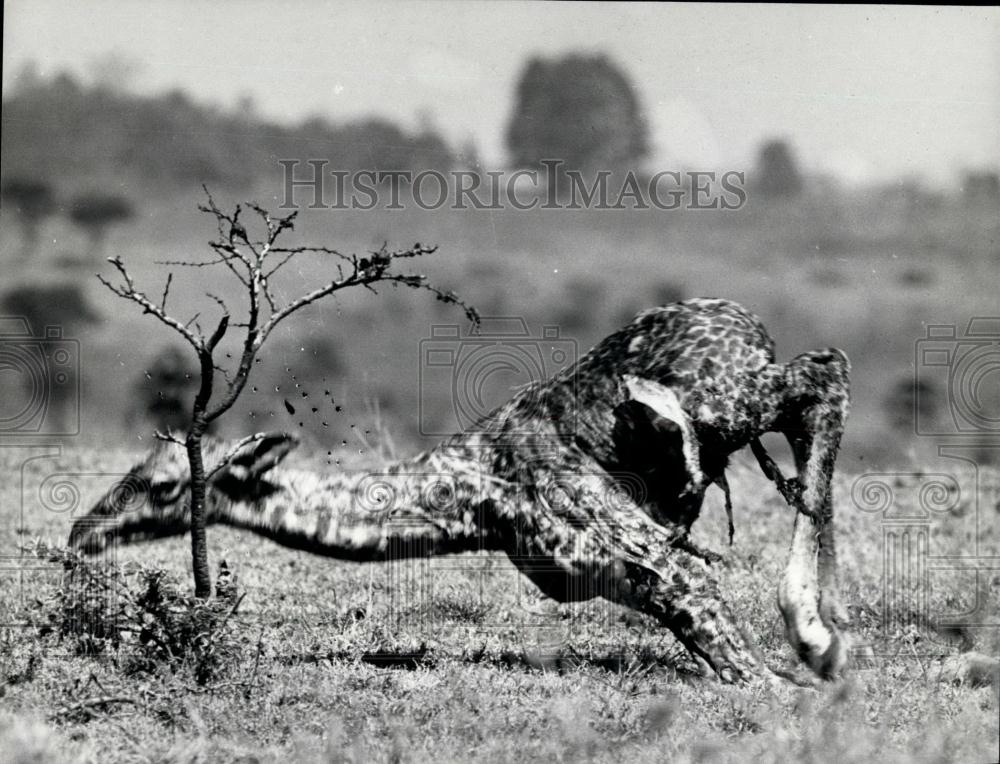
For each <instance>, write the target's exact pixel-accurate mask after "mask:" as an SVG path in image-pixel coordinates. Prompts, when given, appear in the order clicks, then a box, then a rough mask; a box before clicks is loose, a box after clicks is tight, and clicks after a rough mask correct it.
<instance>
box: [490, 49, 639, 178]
mask: <svg viewBox="0 0 1000 764" xmlns="http://www.w3.org/2000/svg"><path fill="white" fill-rule="evenodd" d="M507 148H508V151H509V152H510V158H511V162H512V163H513V164H514V166H516V167H533V166H537V165H538V163H539V162H540V161H541V160H542V159H561V160H563V161H564V162H565V168H564V169H567V170H581V171H591V172H592V171H597V170H611V171H614V170H618V169H636V168H635V165H636V164H637V163H638V162H639V161H640V160H642V159H643V158H644V157H645V156H646V154H647V152H648V150H649V148H648V142H647V128H646V123H645V121H644V119H643V117H642V113H641V109H640V106H639V100H638V98H637V96H636V94H635V91H634V89H633V88H632V85H631V83H630V82H629V81H628V78H627V77H626V76H625V74H624V73H623V72H622V71H621V70H620V69H619V68H618V67H617V66H615V65H614V64H613V63H612V62H611V61H610V60H609V59H608V58H607V57H606V56H603V55H599V56H586V55H580V54H571V55H569V56H566V57H564V58H561V59H558V60H555V61H545V60H543V59H540V58H534V59H532V60H531V61H529V62H528V65H527V67H525V69H524V72H523V74H522V75H521V80H520V82H519V83H518V86H517V95H516V103H515V106H514V114H513V116H512V117H511V120H510V124H509V125H508V127H507Z"/></svg>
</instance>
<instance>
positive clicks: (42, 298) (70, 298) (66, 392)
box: [0, 282, 101, 431]
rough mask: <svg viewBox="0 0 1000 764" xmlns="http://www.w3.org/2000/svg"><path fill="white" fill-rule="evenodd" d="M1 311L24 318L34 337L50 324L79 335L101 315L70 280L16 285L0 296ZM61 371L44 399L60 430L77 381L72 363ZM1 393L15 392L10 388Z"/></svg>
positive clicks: (44, 333) (64, 332)
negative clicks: (57, 381) (0, 297)
mask: <svg viewBox="0 0 1000 764" xmlns="http://www.w3.org/2000/svg"><path fill="white" fill-rule="evenodd" d="M0 311H2V312H3V313H4V314H6V315H8V316H16V317H19V318H24V319H26V320H27V322H28V325H29V326H30V328H31V333H32V335H33V336H35V337H47V336H48V334H47V329H48V328H49V327H55V328H57V329H59V330H61V331H62V336H63V337H79V336H80V333H81V330H82V328H83V327H84V326H86V325H89V324H97V323H99V322H100V321H101V317H100V315H99V314H98V313H97V312H96V311H95V310H94V309H93V307H92V306H91V304H90V302H89V301H88V300H87V296H86V293H85V292H84V290H83V287H82V286H81V285H80V284H79V283H72V282H66V283H34V284H22V285H20V286H17V287H15V288H13V289H11V290H10V291H9V292H7V294H5V295H4V296H3V299H0ZM62 373H63V374H66V379H64V380H63V382H62V383H61V384H56V385H51V386H50V387H49V388H48V397H47V399H46V400H47V403H48V406H49V413H48V414H47V416H48V417H51V421H53V422H55V423H56V429H57V430H59V431H65V426H66V424H67V416H68V414H69V412H70V410H71V409H72V404H73V398H74V396H76V395H78V393H79V385H80V380H79V379H78V378H77V369H76V368H75V367H73V366H72V365H69V366H66V367H65V369H64V371H63V372H62ZM4 393H5V394H7V395H14V394H15V393H14V391H11V390H9V389H8V390H4Z"/></svg>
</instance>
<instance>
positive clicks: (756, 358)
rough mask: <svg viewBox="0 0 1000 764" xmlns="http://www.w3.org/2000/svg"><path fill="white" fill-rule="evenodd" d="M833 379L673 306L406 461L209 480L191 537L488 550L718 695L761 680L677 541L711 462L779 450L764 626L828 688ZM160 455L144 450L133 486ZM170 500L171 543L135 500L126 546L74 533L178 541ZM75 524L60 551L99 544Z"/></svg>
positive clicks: (699, 568) (329, 546)
mask: <svg viewBox="0 0 1000 764" xmlns="http://www.w3.org/2000/svg"><path fill="white" fill-rule="evenodd" d="M848 370H849V366H848V362H847V359H846V357H845V356H844V355H843V353H841V352H840V351H838V350H824V351H815V352H812V353H806V354H804V355H801V356H799V357H797V358H796V359H793V360H792V361H791V362H789V363H787V364H778V363H776V362H775V357H774V343H773V342H772V340H771V338H770V336H769V335H768V333H767V331H766V330H765V328H764V327H763V325H762V324H761V322H760V321H759V320H758V319H757V318H756V317H755V316H753V315H752V314H750V313H749V312H747V311H746V310H745V309H743V308H742V307H740V306H739V305H737V304H735V303H732V302H729V301H725V300H710V299H698V300H688V301H685V302H681V303H674V304H671V305H668V306H664V307H661V308H654V309H651V310H647V311H645V312H643V313H641V314H639V316H637V317H636V319H635V320H634V321H632V322H631V323H630V324H628V325H627V326H625V327H624V328H622V329H620V330H619V331H617V332H615V333H613V334H611V335H610V336H608V337H607V338H605V339H604V340H603V341H601V342H600V343H599V344H598V345H597V346H596V347H594V348H593V349H592V350H591V351H590V352H588V353H587V354H585V355H584V356H583V357H582V358H580V359H579V361H578V362H577V363H576V364H574V365H573V366H572V367H569V368H567V369H566V370H564V371H562V372H560V373H559V374H557V375H556V376H555V377H553V378H552V379H550V380H548V381H546V382H543V383H539V384H536V385H532V386H530V387H527V388H524V389H522V390H521V391H519V392H518V393H517V394H516V395H515V396H514V397H513V398H512V399H511V400H510V401H509V402H507V403H506V404H504V405H502V406H500V407H498V408H497V409H496V410H494V411H493V412H491V413H490V414H488V415H487V416H486V417H484V418H483V419H482V420H481V421H480V422H479V423H478V424H477V425H476V426H475V427H473V428H471V429H470V431H468V432H465V433H459V434H456V435H455V436H453V437H451V438H449V439H447V440H446V441H444V442H443V443H441V444H440V445H438V446H437V447H435V448H433V449H431V450H430V451H428V452H425V453H424V454H421V455H419V456H417V457H415V458H414V459H410V460H406V461H403V462H400V463H397V464H395V465H390V466H388V467H386V468H385V469H383V470H375V471H371V472H367V473H363V474H359V475H330V476H317V475H314V474H311V473H294V472H291V471H288V470H282V469H279V468H274V469H271V468H270V467H271V465H272V464H273V463H274V459H273V458H270V459H267V458H261V459H259V461H260V462H261V463H262V464H266V467H265V468H264V470H263V471H262V472H261V473H260V474H256V475H254V474H252V470H251V471H250V472H251V474H247V475H245V474H243V472H241V471H239V470H236V469H228V468H224V469H223V470H221V471H220V475H219V477H218V478H217V479H216V480H215V482H214V484H213V486H212V488H213V490H211V491H210V494H209V517H210V518H211V519H213V520H216V521H219V522H227V523H230V524H233V525H237V526H240V527H245V528H248V529H250V530H253V531H255V532H257V533H260V534H262V535H265V536H268V537H270V538H273V539H275V540H277V541H279V542H281V543H285V544H288V545H290V546H295V547H297V548H304V549H308V550H310V551H314V552H318V553H321V554H328V555H331V556H336V557H342V558H346V559H356V560H366V559H371V560H378V559H389V558H392V557H395V556H404V555H415V554H446V553H451V552H459V551H466V550H472V549H499V550H503V551H504V552H506V553H507V555H508V556H509V557H510V559H511V561H512V562H513V563H514V564H515V565H516V566H517V567H518V568H519V569H520V570H521V571H522V572H523V573H524V574H525V575H526V576H527V577H528V578H530V579H531V580H532V581H533V582H534V583H535V584H536V585H537V586H538V587H539V588H540V589H541V590H542V591H543V592H544V593H546V594H547V595H549V596H552V597H554V598H556V599H559V600H562V601H569V600H580V599H589V598H591V597H595V596H601V597H606V598H608V599H611V600H613V601H616V602H620V603H621V604H624V605H627V606H629V607H632V608H635V609H637V610H640V611H643V612H646V613H648V614H650V615H652V616H654V617H655V618H657V619H658V620H659V621H660V622H661V623H663V624H664V625H666V626H667V627H669V628H670V629H671V630H672V631H673V632H674V634H675V635H676V636H677V637H678V639H679V640H680V641H681V642H682V643H683V644H684V645H685V646H686V647H687V648H688V649H689V650H690V651H691V652H692V653H693V654H694V655H695V656H697V657H698V658H699V659H701V660H702V661H704V662H705V663H706V664H707V665H708V666H710V667H711V668H712V669H714V670H715V672H716V673H717V674H718V675H719V676H720V677H722V678H723V679H725V680H730V681H739V680H746V679H749V678H750V677H752V676H759V675H762V674H764V675H767V674H769V672H768V671H767V669H766V668H765V667H764V666H763V663H762V662H761V660H760V659H759V657H758V655H757V653H756V651H755V650H754V648H753V646H752V643H751V642H750V641H749V639H748V638H747V637H746V635H744V634H743V633H742V631H741V630H740V629H739V627H738V626H737V625H736V623H735V619H734V618H733V616H732V613H731V612H730V610H729V608H728V606H727V605H726V604H725V601H724V599H723V597H722V596H721V594H720V592H719V590H718V585H717V583H716V581H715V578H714V576H713V575H712V574H711V571H710V568H709V566H708V564H707V560H708V559H710V557H709V556H708V555H706V554H705V553H703V552H701V550H698V549H697V548H695V547H694V546H693V544H691V542H690V541H689V540H688V538H687V535H688V531H689V529H690V527H691V524H692V523H693V522H694V520H695V519H696V518H697V516H698V513H699V511H700V507H701V503H702V499H703V497H704V493H705V490H706V489H707V487H708V485H709V484H711V483H712V482H718V483H719V484H720V485H722V486H726V484H725V475H724V471H725V468H726V465H727V463H728V458H729V456H730V454H732V453H733V452H734V451H736V450H738V449H740V448H742V447H744V446H746V445H748V444H753V443H755V442H756V439H757V438H758V437H759V436H760V435H761V434H762V433H764V432H768V431H777V432H781V433H783V434H784V435H785V436H786V437H787V438H788V440H789V442H790V444H791V446H792V450H793V453H794V455H795V458H796V465H797V468H798V470H799V476H800V484H801V504H800V506H798V507H797V508H798V509H801V510H802V513H804V514H801V515H798V516H797V518H796V525H795V530H794V531H793V535H792V552H791V555H790V558H789V564H788V566H787V568H786V571H785V574H784V576H783V578H782V581H781V582H780V583H779V607H780V609H781V610H782V613H783V616H784V618H785V623H786V630H787V631H788V636H789V639H790V641H791V642H792V644H793V646H795V648H796V650H797V651H798V653H799V655H800V656H801V657H802V658H803V660H805V661H806V662H807V663H808V664H809V665H810V667H811V668H813V670H814V671H816V672H817V673H818V674H820V675H822V676H827V677H832V676H835V675H837V674H838V673H839V672H840V671H841V670H842V668H843V665H844V661H845V659H846V648H845V646H844V641H843V639H842V638H841V634H840V632H839V629H838V623H839V622H841V621H842V620H843V619H842V614H841V612H840V607H839V600H838V597H837V593H836V569H835V563H836V558H835V550H834V546H833V524H832V500H831V497H830V478H831V475H832V470H833V462H834V459H835V457H836V453H837V449H838V447H839V439H840V435H841V432H842V429H843V423H844V418H845V417H846V412H847V401H848V388H847V374H848ZM275 437H276V438H279V439H280V438H281V437H283V436H275ZM284 437H285V440H284V441H283V443H285V444H286V446H287V443H288V442H289V441H288V438H287V436H284ZM281 443H282V441H280V440H278V441H275V442H274V443H268V442H262V443H260V444H256V445H254V446H253V448H252V449H250V451H249V452H248V453H246V454H244V455H242V456H241V459H242V460H243V461H245V462H246V463H248V464H251V465H252V464H253V463H254V462H255V456H256V455H258V452H259V455H261V456H262V455H263V454H265V453H267V452H268V451H270V450H272V449H273V448H275V447H279V448H280V447H286V446H282V445H281ZM757 445H758V446H759V444H757ZM288 447H290V446H288ZM170 448H171V446H170V445H168V444H164V445H161V447H160V453H159V454H158V455H154V456H151V457H149V458H148V459H147V463H146V464H145V465H144V466H142V467H139V468H137V470H138V471H137V473H136V475H137V477H139V476H140V475H141V473H143V471H144V470H148V469H149V468H150V466H151V465H150V463H149V462H150V460H152V461H153V462H154V463H156V462H158V461H159V462H162V461H163V458H164V456H163V454H164V452H165V451H167V450H169V449H170ZM174 448H175V449H177V450H179V448H178V447H174ZM213 448H217V449H218V451H219V452H220V453H225V450H224V449H223V448H222V447H221V446H213ZM286 450H287V448H286ZM755 453H756V452H755ZM282 455H283V454H282ZM174 456H175V457H176V458H178V460H179V462H178V463H179V467H178V469H179V473H180V474H179V477H178V479H177V481H175V482H177V484H178V485H180V484H182V483H183V469H184V465H183V461H182V460H180V459H179V455H178V454H174ZM215 458H219V457H218V456H217V455H216V456H215ZM210 461H211V459H210V456H209V455H206V463H210ZM762 466H764V465H763V462H762ZM765 469H766V468H765ZM152 485H154V486H155V482H154V483H153V484H152ZM726 492H727V500H728V489H726ZM112 493H113V491H112ZM112 493H109V496H111V495H112ZM153 493H155V491H154V490H153V488H150V490H149V491H147V492H146V494H145V495H146V496H152V495H153ZM179 497H181V500H179V501H176V502H175V504H176V506H175V507H174V509H173V525H172V526H171V523H169V522H166V521H165V520H164V518H165V516H166V515H165V514H164V513H163V512H162V511H161V512H160V515H159V516H160V518H161V520H162V522H160V523H159V524H157V522H155V521H152V520H150V519H149V517H148V515H150V514H151V513H153V514H155V511H154V508H153V507H152V506H150V505H152V504H154V502H153V501H151V500H149V501H146V503H145V504H143V505H142V506H141V507H140V508H139V510H138V511H137V512H136V514H135V515H134V517H133V519H132V521H131V524H132V526H134V528H135V529H136V530H135V532H131V531H129V527H130V522H129V521H128V520H125V521H122V520H121V519H120V518H121V517H123V516H124V515H125V514H127V513H122V512H120V511H118V508H117V507H116V506H114V504H113V503H112V502H110V501H109V499H108V497H105V500H103V502H101V503H99V504H98V506H97V507H95V509H94V510H93V511H92V512H91V516H90V518H89V519H90V520H93V519H94V518H95V517H96V518H98V519H100V518H109V517H113V518H116V526H117V532H118V534H119V537H120V538H126V539H128V538H131V537H138V536H139V535H141V533H147V534H148V533H149V532H150V529H153V532H154V533H162V532H167V531H165V530H164V529H165V528H171V530H172V532H178V530H179V531H183V530H184V526H183V518H184V510H185V508H184V503H183V499H182V497H183V490H182V491H181V492H180V494H179ZM806 516H808V521H809V522H811V523H812V526H810V527H807V526H806V525H805V519H806ZM84 520H87V518H84ZM82 522H84V521H83V520H81V521H79V522H78V524H77V526H76V527H74V533H73V536H72V538H73V540H74V542H75V543H76V544H77V545H78V546H82V547H87V546H88V545H89V546H93V545H94V544H96V543H99V542H97V541H96V537H95V536H94V535H93V534H88V532H87V530H86V528H87V526H86V525H83V526H81V525H80V523H82ZM140 532H141V533H140Z"/></svg>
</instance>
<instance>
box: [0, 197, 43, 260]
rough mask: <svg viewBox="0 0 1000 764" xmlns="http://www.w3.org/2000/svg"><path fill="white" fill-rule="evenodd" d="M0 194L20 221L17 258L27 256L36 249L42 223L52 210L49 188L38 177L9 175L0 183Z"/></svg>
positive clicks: (25, 257)
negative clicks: (19, 254) (9, 176)
mask: <svg viewBox="0 0 1000 764" xmlns="http://www.w3.org/2000/svg"><path fill="white" fill-rule="evenodd" d="M0 198H2V199H3V203H4V205H7V204H9V205H11V206H12V207H13V208H14V212H15V213H16V214H17V216H18V219H19V220H20V222H21V258H22V259H24V260H27V259H28V258H30V257H31V256H32V255H34V254H35V253H36V252H37V250H38V240H39V232H40V230H41V227H42V223H43V222H44V221H45V218H47V217H49V216H50V215H51V214H52V213H53V212H55V209H56V200H55V196H54V195H53V193H52V188H51V187H50V186H49V184H48V183H46V182H44V181H40V180H31V179H30V178H11V179H9V180H6V181H4V183H3V185H2V186H0Z"/></svg>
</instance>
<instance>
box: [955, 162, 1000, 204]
mask: <svg viewBox="0 0 1000 764" xmlns="http://www.w3.org/2000/svg"><path fill="white" fill-rule="evenodd" d="M962 194H963V196H964V197H965V199H966V200H967V201H969V202H971V203H972V204H976V205H979V204H982V205H984V206H991V207H992V208H993V209H996V206H997V204H998V203H1000V174H998V173H997V172H995V171H993V170H970V171H968V172H966V173H965V176H964V177H963V178H962Z"/></svg>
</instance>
